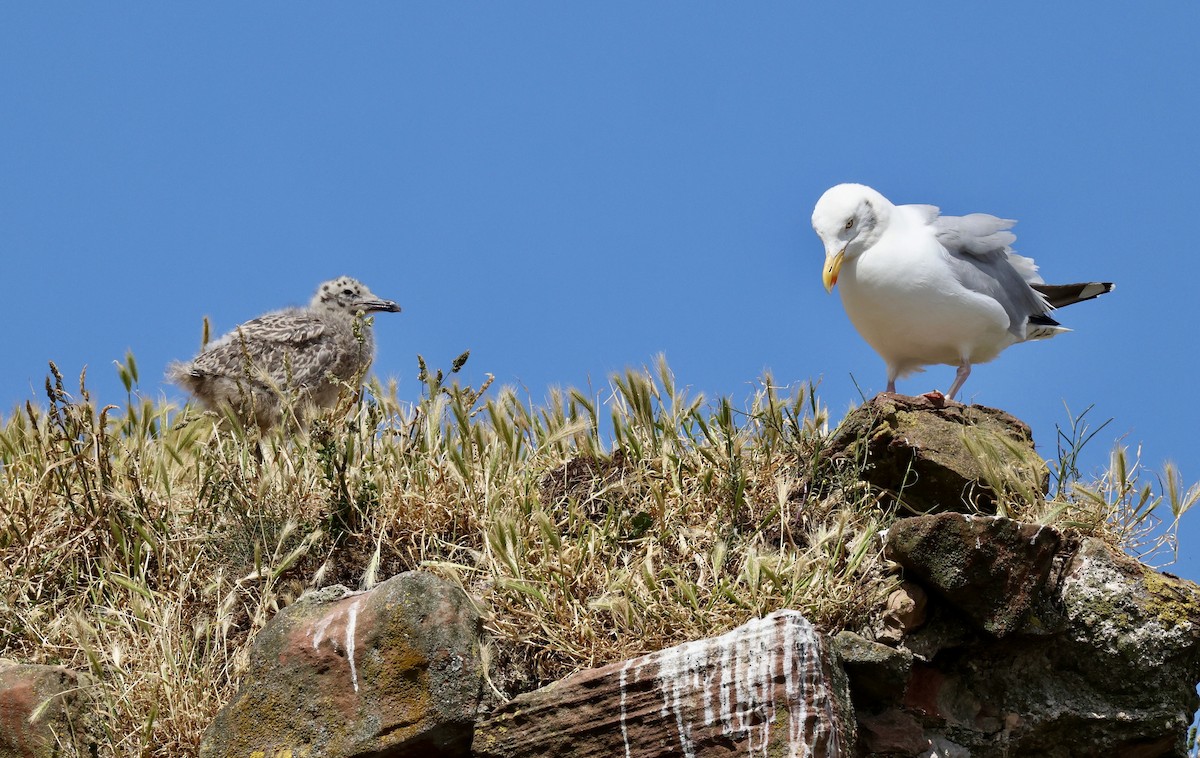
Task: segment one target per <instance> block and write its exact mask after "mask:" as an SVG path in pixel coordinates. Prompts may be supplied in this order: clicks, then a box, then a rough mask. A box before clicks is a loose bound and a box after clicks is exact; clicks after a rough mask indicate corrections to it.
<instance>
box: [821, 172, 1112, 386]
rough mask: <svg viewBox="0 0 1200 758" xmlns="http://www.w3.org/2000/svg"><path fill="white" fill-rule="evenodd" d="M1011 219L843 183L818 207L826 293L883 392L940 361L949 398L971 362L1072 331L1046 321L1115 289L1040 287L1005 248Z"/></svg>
mask: <svg viewBox="0 0 1200 758" xmlns="http://www.w3.org/2000/svg"><path fill="white" fill-rule="evenodd" d="M1015 223H1016V222H1015V221H1011V220H1008V219H1002V218H997V217H995V216H989V215H987V214H984V213H972V214H970V215H968V216H942V215H940V213H939V211H938V209H937V208H936V207H934V206H932V205H893V204H892V203H891V202H889V201H888V200H887V198H885V197H884V196H883V195H881V194H879V193H878V192H876V191H875V190H873V189H871V188H870V187H866V186H864V185H861V184H839V185H837V186H836V187H832V188H831V189H829V190H827V191H826V192H825V194H824V195H822V196H821V199H820V200H818V201H817V205H816V208H815V209H814V210H813V215H812V224H813V229H815V230H816V232H817V236H819V237H820V238H821V241H822V242H823V243H824V244H825V270H824V273H823V275H822V280H823V281H824V283H825V289H826V291H829V292H832V291H833V287H834V285H838V288H839V290H840V291H841V296H842V305H843V306H844V307H845V309H846V315H848V316H849V317H850V321H851V323H853V324H854V328H855V329H857V330H858V333H859V334H860V335H862V338H863V339H864V340H866V341H867V344H869V345H870V346H871V347H872V348H873V349H874V350H875V352H877V353H879V356H880V357H881V358H883V361H884V363H885V364H887V391H888V392H895V391H896V379H897V378H901V377H904V376H907V375H909V374H912V373H914V372H917V371H922V370H924V369H923V367H924V366H928V365H931V364H946V365H950V366H955V367H957V369H958V371H957V373H956V374H955V377H954V382H953V384H951V385H950V391H949V392H948V393H947V395H949V397H950V399H954V396H955V394H957V393H958V391H959V390H960V389H961V388H962V386H963V382H965V381H966V380H967V377H968V376H969V375H970V373H971V366H972V365H974V364H976V363H986V362H988V361H990V360H992V359H993V358H995V357H996V356H997V355H999V354H1000V352H1001V351H1002V350H1004V349H1005V348H1006V347H1008V346H1010V345H1013V344H1016V343H1017V342H1025V341H1026V340H1036V339H1046V338H1048V337H1053V336H1055V335H1057V334H1060V333H1062V332H1066V331H1070V330H1069V329H1067V328H1066V327H1064V326H1062V325H1061V324H1059V323H1058V322H1057V321H1055V320H1054V319H1053V318H1051V317H1050V313H1051V311H1053V310H1054V309H1055V308H1061V307H1063V306H1067V305H1071V304H1073V303H1078V302H1081V301H1083V300H1091V299H1092V298H1094V297H1099V296H1100V295H1103V294H1105V293H1106V292H1111V291H1112V290H1113V285H1112V283H1111V282H1083V283H1079V284H1057V285H1056V284H1046V283H1045V282H1043V281H1042V278H1041V277H1040V276H1038V274H1037V266H1035V265H1034V263H1033V260H1032V259H1030V258H1025V257H1023V256H1020V255H1017V254H1016V253H1014V252H1013V251H1012V248H1011V247H1009V246H1010V245H1012V243H1013V242H1014V241H1015V240H1016V235H1015V234H1013V233H1012V232H1010V231H1009V229H1010V228H1011V227H1012V225H1013V224H1015Z"/></svg>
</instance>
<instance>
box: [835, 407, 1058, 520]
mask: <svg viewBox="0 0 1200 758" xmlns="http://www.w3.org/2000/svg"><path fill="white" fill-rule="evenodd" d="M981 450H988V451H991V452H992V454H993V455H995V456H996V457H998V458H1000V459H1001V460H1000V463H1002V465H1000V466H995V465H994V466H992V468H991V470H993V471H994V470H996V469H999V468H1003V469H1004V470H1005V471H1006V476H1008V477H1009V478H1012V479H1015V480H1020V481H1022V482H1024V483H1026V484H1027V486H1028V489H1030V490H1031V491H1034V492H1037V493H1040V494H1044V493H1045V492H1046V491H1047V488H1048V486H1049V472H1048V470H1047V468H1046V464H1045V462H1044V461H1043V460H1042V459H1041V458H1040V457H1039V456H1038V455H1037V453H1035V452H1034V449H1033V435H1032V433H1031V432H1030V430H1029V427H1028V426H1027V425H1026V424H1025V423H1024V422H1022V421H1021V420H1020V419H1017V418H1015V417H1013V416H1010V415H1009V414H1007V413H1005V412H1004V411H1001V410H997V409H995V408H987V407H985V406H982V405H970V406H967V405H961V404H959V403H955V402H945V401H942V402H936V401H934V400H931V399H930V398H928V397H925V396H921V397H907V396H905V395H897V394H893V393H886V392H885V393H882V394H880V395H876V396H875V397H874V398H872V399H871V400H870V401H869V402H867V403H864V404H863V405H861V406H859V407H858V408H856V409H855V410H854V411H853V412H851V413H850V414H849V415H848V416H847V417H846V418H845V419H844V420H843V421H842V423H841V424H840V425H839V426H838V428H837V431H836V432H835V433H834V435H833V439H832V440H831V442H830V446H829V453H828V454H827V456H826V459H827V460H829V461H832V462H833V463H835V464H840V465H852V466H861V467H862V473H861V476H862V478H863V479H864V480H865V481H867V482H869V483H870V484H872V485H874V486H876V487H879V488H881V489H883V490H886V491H888V492H891V493H893V494H894V495H896V496H898V497H900V498H901V499H902V500H903V501H904V503H905V504H906V505H908V506H909V507H910V508H913V509H915V510H917V511H921V512H925V513H937V512H941V511H958V512H966V511H978V510H982V511H985V512H988V511H991V510H994V508H995V501H996V495H995V492H993V490H992V488H991V486H990V485H989V483H988V473H989V468H988V466H987V465H985V463H986V462H985V461H984V460H982V459H981V456H980V451H981Z"/></svg>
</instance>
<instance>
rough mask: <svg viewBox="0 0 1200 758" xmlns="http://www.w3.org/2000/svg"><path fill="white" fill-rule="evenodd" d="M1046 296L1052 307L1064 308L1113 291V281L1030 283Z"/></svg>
mask: <svg viewBox="0 0 1200 758" xmlns="http://www.w3.org/2000/svg"><path fill="white" fill-rule="evenodd" d="M1029 286H1030V287H1033V288H1034V289H1035V290H1037V291H1038V292H1040V293H1042V295H1044V296H1045V297H1046V302H1048V303H1049V304H1050V307H1051V308H1064V307H1066V306H1068V305H1074V304H1075V303H1082V302H1083V301H1084V300H1091V299H1093V298H1097V297H1100V296H1101V295H1104V294H1106V293H1109V292H1112V291H1113V289H1115V287H1116V285H1114V284H1113V283H1112V282H1079V283H1076V284H1041V283H1037V284H1030V285H1029Z"/></svg>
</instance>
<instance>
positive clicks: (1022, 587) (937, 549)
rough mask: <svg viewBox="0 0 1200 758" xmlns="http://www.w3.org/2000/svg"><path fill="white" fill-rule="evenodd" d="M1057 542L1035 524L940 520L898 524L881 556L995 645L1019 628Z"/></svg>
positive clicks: (964, 518) (957, 516) (1047, 571)
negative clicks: (986, 634) (993, 638)
mask: <svg viewBox="0 0 1200 758" xmlns="http://www.w3.org/2000/svg"><path fill="white" fill-rule="evenodd" d="M1060 542H1061V540H1060V539H1059V536H1058V533H1057V532H1056V531H1055V530H1053V529H1049V528H1045V527H1041V526H1036V525H1033V524H1021V523H1018V522H1016V521H1012V520H1010V519H1006V518H1001V517H992V516H964V515H960V514H957V513H942V514H938V515H934V516H916V517H913V518H906V519H900V520H899V521H897V522H896V523H895V524H893V525H892V527H891V528H890V529H888V533H887V539H886V554H887V556H888V558H890V559H891V560H894V561H896V562H897V563H899V564H900V565H901V566H903V567H904V569H905V571H906V572H907V573H908V574H909V576H910V577H911V578H915V579H917V580H918V581H919V582H921V583H923V584H925V585H926V586H928V587H929V588H930V589H932V590H934V591H935V592H937V593H938V594H939V595H941V596H942V597H944V598H945V599H946V600H948V601H949V602H950V603H951V604H952V605H953V606H955V607H956V608H958V609H959V610H961V611H962V612H963V613H965V614H966V615H967V617H968V618H970V619H971V620H972V621H974V622H975V623H976V624H978V625H979V626H980V627H982V628H983V629H984V630H986V631H987V632H989V633H991V634H994V635H996V636H998V637H1000V636H1004V635H1006V634H1011V633H1013V632H1014V631H1016V630H1017V629H1019V628H1020V627H1021V625H1022V624H1023V623H1024V622H1025V619H1026V618H1027V616H1028V615H1029V611H1030V609H1031V608H1032V607H1033V604H1034V600H1035V598H1036V596H1037V595H1038V593H1039V592H1040V591H1041V589H1042V587H1043V586H1044V585H1045V583H1046V579H1047V577H1049V575H1050V567H1051V564H1052V562H1053V560H1054V555H1055V553H1056V551H1057V550H1058V546H1059V544H1060Z"/></svg>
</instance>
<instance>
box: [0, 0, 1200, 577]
mask: <svg viewBox="0 0 1200 758" xmlns="http://www.w3.org/2000/svg"><path fill="white" fill-rule="evenodd" d="M1198 21H1200V6H1197V5H1196V4H1194V3H1173V4H1162V5H1156V6H1155V7H1154V8H1153V9H1152V10H1151V9H1149V8H1142V7H1136V8H1135V7H1133V6H1122V5H1119V4H1100V5H1092V6H1088V8H1087V9H1086V13H1080V12H1078V11H1077V10H1076V8H1074V7H1073V6H1070V5H1062V6H1059V5H1045V4H1034V3H1019V4H1015V5H1012V6H1006V7H1004V8H1002V9H998V8H997V7H996V6H991V5H985V4H964V3H953V4H952V3H929V4H922V5H920V6H913V5H908V4H883V3H879V4H837V5H834V4H830V5H829V6H828V7H822V8H818V7H815V5H813V4H801V3H773V2H767V3H755V4H732V3H722V4H717V3H681V2H671V3H655V4H647V3H603V4H599V3H592V4H582V3H570V4H568V3H507V2H506V3H488V4H466V3H436V4H435V3H429V4H402V3H392V4H385V3H356V4H336V5H335V4H312V3H293V4H282V3H276V4H256V5H254V6H253V7H249V6H244V5H240V4H232V3H213V4H205V5H204V6H203V7H200V6H192V7H188V6H183V5H179V4H153V5H151V4H142V5H136V6H135V5H112V4H104V5H75V6H71V7H69V8H67V7H65V6H53V5H44V4H30V3H25V4H12V3H10V4H7V5H5V6H3V7H2V8H0V67H2V68H0V71H2V72H3V75H2V76H0V103H2V104H3V105H2V107H0V250H2V251H3V259H4V261H5V266H4V271H5V276H4V282H5V295H4V297H3V298H0V320H2V321H3V323H4V324H5V345H6V350H7V356H6V359H5V360H4V361H3V363H2V364H0V407H3V408H5V409H7V408H11V407H14V406H16V405H17V404H18V403H22V402H24V401H25V400H26V399H29V398H33V399H35V400H37V399H39V398H41V397H42V393H41V389H40V388H41V385H42V382H43V379H44V377H45V373H46V361H47V360H54V361H56V362H57V363H58V365H59V366H60V367H61V368H62V369H63V371H64V372H65V373H67V374H68V375H76V374H78V372H79V371H80V370H81V369H82V368H83V367H84V366H86V367H87V369H88V373H89V383H90V385H91V386H92V388H93V392H94V395H95V396H96V397H97V399H98V400H100V401H101V402H108V401H112V402H120V401H121V400H122V399H123V392H122V391H121V388H120V384H119V382H118V379H117V374H116V371H115V370H114V369H113V362H114V361H117V360H120V359H121V358H122V356H123V355H124V354H125V352H126V350H129V349H132V350H133V351H134V353H135V354H136V356H137V358H138V362H139V365H140V367H141V371H142V383H141V390H142V392H143V393H145V394H148V395H151V396H157V395H158V394H159V393H165V394H166V396H167V397H169V398H172V399H178V400H182V394H181V393H180V392H179V391H178V390H176V389H175V388H173V387H169V386H167V385H165V383H164V382H162V381H161V379H160V377H161V376H162V373H163V369H164V367H165V366H166V364H167V363H168V362H169V361H171V360H174V359H181V358H188V357H190V356H191V355H192V354H193V353H194V352H195V350H196V348H197V347H198V344H199V339H200V323H201V318H202V317H203V316H205V315H208V316H210V317H211V319H212V321H213V325H214V329H215V330H216V331H218V332H223V331H225V330H227V329H229V328H231V327H233V326H234V325H236V324H237V323H238V322H240V321H243V320H245V319H247V318H250V317H252V316H255V315H257V314H259V313H261V312H263V311H265V310H269V309H273V308H277V307H282V306H286V305H295V304H301V303H304V302H306V301H307V300H308V298H309V297H310V296H311V294H312V292H313V291H314V289H315V288H316V285H317V284H318V283H319V282H320V281H322V280H325V279H329V278H332V277H334V276H337V275H340V274H350V275H353V276H356V277H358V278H360V279H362V280H363V281H364V282H366V283H367V284H368V285H369V286H370V287H371V288H372V289H373V290H374V291H375V292H376V293H377V294H380V295H382V296H385V297H390V298H393V299H395V300H397V301H399V302H400V303H401V304H402V305H403V306H404V313H402V314H401V315H399V316H390V315H383V316H380V317H379V319H378V322H377V332H376V333H377V338H378V342H379V357H378V359H377V362H376V372H377V373H378V374H379V375H381V376H383V377H395V378H396V379H397V380H398V382H399V386H400V393H401V396H403V397H409V398H414V399H415V397H416V396H417V394H418V391H419V388H418V385H417V382H416V378H415V376H416V354H417V353H421V354H422V355H424V356H425V358H426V359H427V360H428V361H429V363H430V364H431V365H433V366H441V367H446V366H448V365H449V362H450V361H451V360H452V359H453V358H454V356H456V355H458V354H459V353H460V352H462V351H463V350H466V349H468V348H469V349H470V350H471V351H472V352H471V360H470V362H469V363H468V365H467V369H466V372H465V373H466V375H467V376H466V378H467V379H469V380H473V381H476V382H478V381H480V380H482V378H483V376H484V375H485V374H486V373H491V374H494V375H495V376H496V378H497V382H498V383H506V384H513V385H517V386H518V387H522V388H524V389H526V390H527V391H528V393H529V396H530V397H531V398H532V399H533V400H534V401H540V400H541V399H542V398H544V397H545V393H546V390H547V388H548V387H550V386H552V385H560V386H570V385H574V386H581V387H582V386H588V385H589V384H590V386H591V387H592V388H593V389H595V390H596V391H601V390H602V389H603V388H604V387H605V386H606V384H607V377H608V375H609V374H610V373H611V372H614V371H619V370H622V369H623V368H624V367H626V366H639V365H642V364H647V363H650V362H651V361H652V360H653V358H654V356H655V355H656V354H657V353H659V352H664V353H665V354H666V355H667V358H668V361H669V362H670V364H671V366H672V368H673V369H674V371H675V374H676V377H677V379H678V380H679V381H680V382H681V383H682V384H685V385H690V386H691V387H692V389H693V390H694V391H699V392H704V393H706V394H707V395H709V396H717V395H730V396H732V397H733V398H734V399H735V400H743V399H745V398H747V397H749V395H750V394H751V392H752V388H753V385H754V383H755V380H756V379H757V378H758V377H759V376H760V375H761V374H762V372H763V371H764V370H765V369H769V370H770V371H772V372H773V374H774V376H775V378H776V380H777V382H780V383H785V384H796V383H799V382H801V381H804V380H810V379H811V380H814V381H819V382H820V387H821V394H822V397H823V399H824V400H825V401H826V402H827V403H828V404H829V406H830V407H831V408H832V410H833V414H834V418H835V420H836V419H839V418H840V417H841V416H842V414H843V413H844V411H845V410H846V408H848V407H849V405H850V404H851V403H852V402H856V401H857V400H858V398H859V394H858V390H857V389H856V387H855V382H857V384H858V385H859V386H861V387H862V389H863V391H865V392H867V393H868V394H873V393H874V392H876V391H879V390H881V389H883V386H884V383H885V381H884V380H885V377H884V367H883V364H882V361H881V360H880V359H879V358H878V357H877V356H876V355H875V354H874V353H873V352H871V350H870V349H869V348H868V347H867V346H866V345H865V344H864V343H863V342H862V341H861V340H860V339H859V338H858V336H857V335H856V334H855V332H854V330H853V328H852V327H851V325H850V323H849V321H848V320H847V318H846V316H845V314H844V313H843V311H842V308H841V304H840V301H839V300H838V298H837V297H836V296H834V297H830V296H828V295H826V294H825V292H824V290H823V289H822V287H821V281H820V266H821V262H822V255H823V252H822V247H821V245H820V243H819V241H818V240H817V238H816V236H815V235H814V234H813V232H812V230H811V228H810V226H809V215H810V214H811V211H812V205H813V203H814V202H815V201H816V199H817V198H818V197H819V196H820V194H821V193H822V192H823V191H824V190H825V189H826V188H827V187H829V186H831V185H833V184H836V183H838V182H842V181H858V182H863V183H866V184H870V185H872V186H874V187H875V188H876V189H878V190H880V191H881V192H883V193H884V194H885V195H887V196H888V197H889V198H891V199H892V200H893V201H895V202H899V203H905V202H918V203H930V204H935V205H939V206H941V207H942V208H943V210H944V211H945V212H947V213H955V214H961V213H968V212H974V211H983V212H989V213H995V214H997V215H1001V216H1005V217H1008V218H1015V219H1018V220H1019V222H1020V223H1019V224H1018V225H1017V227H1016V230H1015V231H1016V232H1017V234H1018V240H1017V244H1016V247H1017V249H1018V250H1019V251H1020V252H1021V253H1023V254H1026V255H1029V256H1032V257H1033V258H1035V259H1036V260H1037V261H1038V263H1039V264H1040V265H1041V267H1042V273H1043V274H1044V275H1045V277H1046V279H1047V280H1048V281H1051V282H1068V281H1081V280H1089V279H1103V280H1111V281H1115V282H1116V283H1117V285H1118V288H1117V291H1116V293H1114V294H1113V295H1109V296H1106V297H1105V298H1103V299H1101V300H1098V301H1095V302H1091V303H1085V304H1081V305H1078V306H1074V307H1072V308H1070V309H1069V310H1065V311H1063V312H1062V313H1061V314H1059V318H1060V320H1061V321H1063V322H1064V324H1065V325H1067V326H1070V327H1072V328H1074V329H1075V330H1076V331H1075V332H1073V333H1071V334H1068V335H1064V336H1061V337H1058V338H1056V339H1054V340H1051V341H1047V342H1041V343H1034V344H1029V345H1018V346H1015V347H1014V348H1012V349H1010V350H1009V351H1007V352H1006V353H1004V354H1003V355H1002V356H1001V357H1000V358H999V359H998V360H996V361H995V362H993V363H991V364H987V365H983V366H980V367H977V368H976V370H975V371H974V373H973V374H972V375H971V378H970V380H969V381H968V382H967V384H966V386H965V388H964V396H963V399H966V400H973V401H975V402H980V403H984V404H987V405H992V406H996V407H1000V408H1004V409H1006V410H1008V411H1009V412H1011V413H1013V414H1015V415H1017V416H1019V417H1021V418H1022V419H1024V420H1026V421H1027V422H1028V423H1029V424H1030V425H1031V426H1032V427H1033V430H1034V435H1035V439H1036V440H1037V442H1038V443H1039V445H1040V446H1041V448H1042V450H1043V453H1044V454H1046V455H1047V456H1052V455H1053V454H1054V439H1055V433H1056V426H1057V425H1065V424H1066V423H1067V420H1068V414H1067V411H1066V408H1069V409H1070V410H1071V412H1073V413H1079V412H1081V411H1082V410H1084V409H1085V408H1088V407H1089V406H1094V408H1093V409H1092V411H1091V412H1090V414H1089V418H1090V419H1091V420H1092V421H1093V422H1094V424H1098V423H1100V422H1102V421H1104V420H1106V419H1109V418H1111V419H1112V423H1111V424H1109V426H1108V427H1107V428H1106V429H1104V431H1103V432H1101V434H1100V435H1099V436H1098V437H1097V439H1096V440H1095V441H1093V443H1092V445H1091V447H1090V448H1089V449H1088V456H1087V458H1086V463H1087V464H1088V466H1090V467H1092V468H1095V467H1097V466H1099V465H1100V464H1101V463H1102V462H1103V460H1104V458H1105V455H1106V453H1107V450H1108V449H1109V447H1110V446H1111V444H1112V443H1113V442H1114V441H1115V440H1118V439H1120V440H1122V441H1124V442H1125V443H1126V444H1128V445H1129V446H1130V447H1131V448H1136V447H1137V446H1139V445H1140V446H1141V449H1142V455H1143V459H1144V461H1145V462H1146V463H1147V464H1149V465H1150V466H1152V467H1158V466H1159V465H1160V464H1161V463H1162V462H1163V461H1164V460H1166V459H1171V460H1174V461H1175V462H1177V463H1178V464H1179V466H1180V468H1181V469H1182V471H1183V474H1184V476H1185V478H1186V479H1187V481H1188V482H1191V481H1194V480H1196V479H1198V478H1200V455H1198V454H1197V450H1196V445H1195V442H1194V439H1195V429H1196V426H1197V421H1198V420H1200V412H1198V411H1197V407H1196V402H1197V401H1196V399H1195V396H1194V393H1193V392H1192V389H1193V387H1194V386H1195V380H1194V377H1195V376H1196V375H1197V371H1198V370H1200V365H1198V364H1200V360H1198V358H1197V350H1196V346H1197V339H1196V328H1197V326H1196V324H1197V316H1198V315H1200V313H1198V310H1200V309H1198V307H1197V302H1198V298H1197V296H1196V294H1195V280H1196V270H1197V267H1196V265H1195V264H1194V263H1193V261H1194V259H1195V257H1196V255H1197V251H1196V245H1195V243H1194V242H1193V241H1192V239H1191V238H1192V236H1193V234H1194V232H1193V228H1194V226H1195V224H1196V218H1197V215H1198V214H1197V211H1196V206H1197V203H1196V200H1197V188H1198V187H1200V147H1198V146H1197V139H1196V123H1197V121H1198V120H1200V96H1198V95H1197V94H1196V92H1197V90H1196V86H1195V76H1196V72H1197V71H1200V47H1198V46H1197V45H1196V44H1195V39H1196V35H1197V32H1198V31H1200V25H1198V23H1197V22H1198ZM952 376H953V370H952V369H950V368H948V367H937V368H933V369H931V370H930V371H929V372H927V373H925V374H922V375H918V376H916V377H913V378H910V379H908V380H903V381H902V382H901V383H900V390H901V391H908V392H912V393H917V392H923V391H926V390H929V389H932V388H934V387H938V388H941V389H943V390H944V389H945V388H946V387H947V386H948V385H949V383H950V380H951V378H952ZM1183 538H1184V544H1183V549H1182V551H1181V553H1182V557H1181V561H1180V563H1179V564H1177V565H1176V567H1175V568H1174V569H1173V570H1174V571H1176V572H1178V573H1180V574H1182V575H1184V576H1187V577H1188V578H1191V579H1194V580H1195V579H1200V555H1197V556H1196V557H1193V555H1195V554H1196V551H1195V550H1194V545H1195V544H1196V543H1197V541H1198V540H1200V513H1195V514H1192V515H1191V518H1190V519H1188V520H1187V521H1186V522H1185V531H1184V536H1183Z"/></svg>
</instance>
